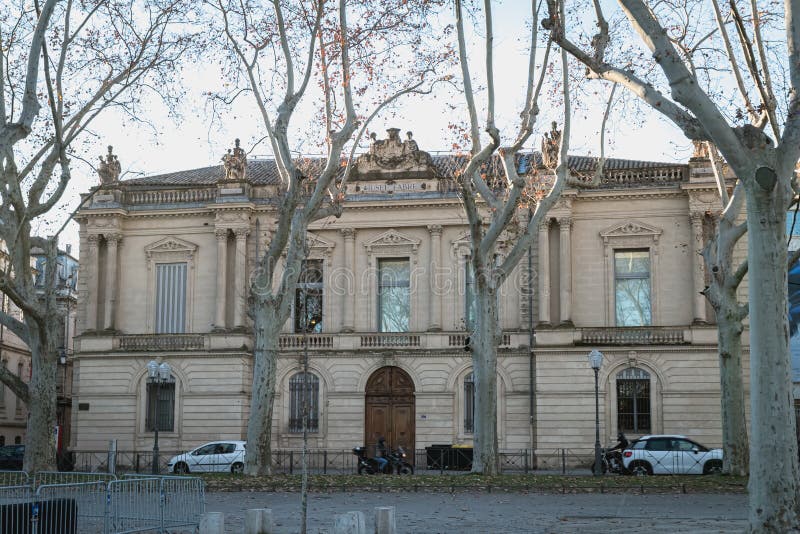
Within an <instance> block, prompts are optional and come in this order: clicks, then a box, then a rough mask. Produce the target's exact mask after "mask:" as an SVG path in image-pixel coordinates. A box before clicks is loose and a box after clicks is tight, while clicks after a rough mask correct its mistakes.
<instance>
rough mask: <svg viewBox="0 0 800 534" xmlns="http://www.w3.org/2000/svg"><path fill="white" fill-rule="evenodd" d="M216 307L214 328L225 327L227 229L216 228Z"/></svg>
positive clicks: (220, 328)
mask: <svg viewBox="0 0 800 534" xmlns="http://www.w3.org/2000/svg"><path fill="white" fill-rule="evenodd" d="M214 235H215V236H216V238H217V309H216V313H215V315H214V328H215V329H218V330H222V329H224V328H225V289H226V287H227V285H228V276H227V272H226V270H227V268H228V254H227V253H228V229H227V228H217V229H216V231H215V232H214Z"/></svg>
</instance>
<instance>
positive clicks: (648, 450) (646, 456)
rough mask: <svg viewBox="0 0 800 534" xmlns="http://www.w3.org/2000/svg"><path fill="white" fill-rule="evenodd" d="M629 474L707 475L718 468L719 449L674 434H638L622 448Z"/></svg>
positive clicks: (720, 452)
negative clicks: (629, 443) (639, 435)
mask: <svg viewBox="0 0 800 534" xmlns="http://www.w3.org/2000/svg"><path fill="white" fill-rule="evenodd" d="M622 463H623V465H624V466H625V471H626V472H628V473H630V474H632V475H639V476H643V475H708V474H712V473H721V472H722V449H708V448H706V447H703V446H702V445H700V444H699V443H697V442H695V441H692V440H690V439H688V438H687V437H686V436H678V435H652V436H642V437H641V438H639V439H638V440H636V441H634V442H633V443H632V444H631V445H630V447H629V448H627V449H625V450H624V451H623V452H622Z"/></svg>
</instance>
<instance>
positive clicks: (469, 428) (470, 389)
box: [464, 373, 475, 434]
mask: <svg viewBox="0 0 800 534" xmlns="http://www.w3.org/2000/svg"><path fill="white" fill-rule="evenodd" d="M474 431H475V373H470V374H468V375H467V376H466V377H464V432H465V433H467V434H471V433H472V432H474Z"/></svg>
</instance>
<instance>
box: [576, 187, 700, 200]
mask: <svg viewBox="0 0 800 534" xmlns="http://www.w3.org/2000/svg"><path fill="white" fill-rule="evenodd" d="M653 198H686V192H685V191H683V190H681V189H649V190H635V191H627V190H621V189H614V190H610V191H603V190H586V191H580V192H579V193H578V196H577V197H575V200H577V201H599V200H648V199H653Z"/></svg>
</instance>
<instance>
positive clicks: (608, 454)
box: [591, 449, 625, 475]
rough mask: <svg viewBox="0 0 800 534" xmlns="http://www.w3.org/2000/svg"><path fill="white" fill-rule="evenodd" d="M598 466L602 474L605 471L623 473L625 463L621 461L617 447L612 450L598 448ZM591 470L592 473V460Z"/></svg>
mask: <svg viewBox="0 0 800 534" xmlns="http://www.w3.org/2000/svg"><path fill="white" fill-rule="evenodd" d="M600 468H601V470H602V471H601V472H602V473H603V474H604V475H605V474H606V473H615V474H617V475H624V474H625V464H623V463H622V451H621V450H619V449H617V450H613V451H610V450H608V449H600ZM591 471H592V473H594V462H592V466H591Z"/></svg>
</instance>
